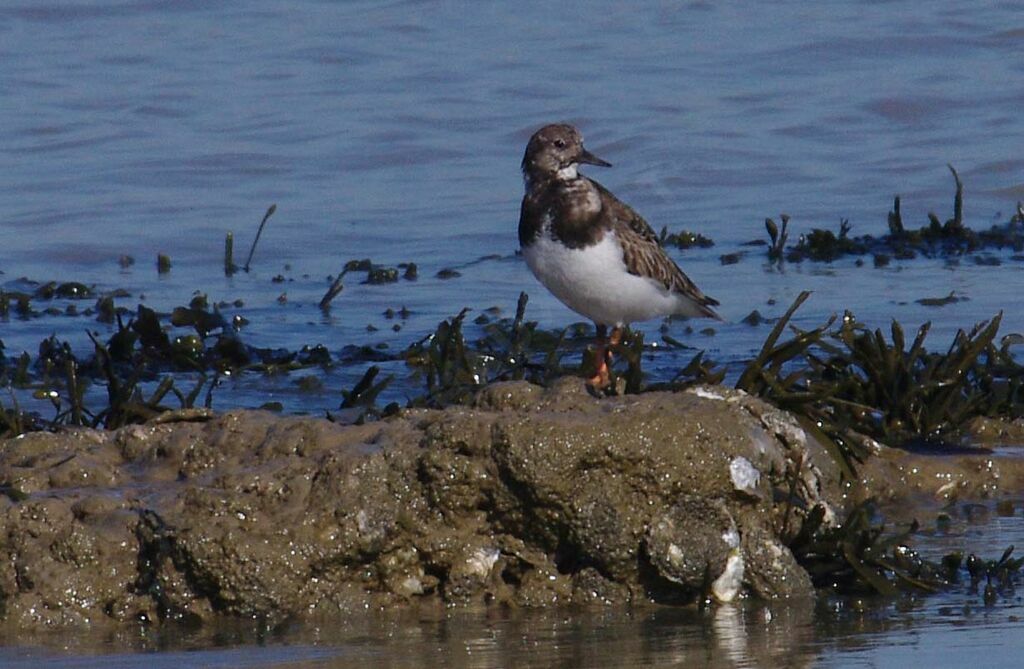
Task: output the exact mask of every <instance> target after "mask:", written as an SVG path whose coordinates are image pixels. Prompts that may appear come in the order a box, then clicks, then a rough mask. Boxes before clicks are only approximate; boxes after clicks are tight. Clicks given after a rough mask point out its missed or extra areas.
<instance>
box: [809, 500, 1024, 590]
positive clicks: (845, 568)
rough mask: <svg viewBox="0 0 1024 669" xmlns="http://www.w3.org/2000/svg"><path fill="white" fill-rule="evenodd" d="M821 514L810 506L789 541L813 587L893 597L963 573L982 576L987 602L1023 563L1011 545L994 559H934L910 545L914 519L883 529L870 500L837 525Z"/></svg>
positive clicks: (950, 581)
mask: <svg viewBox="0 0 1024 669" xmlns="http://www.w3.org/2000/svg"><path fill="white" fill-rule="evenodd" d="M824 518H825V513H824V509H823V508H822V507H821V506H816V507H814V508H813V509H812V510H811V511H810V513H809V514H808V515H807V518H806V519H805V521H804V523H803V525H802V527H801V529H800V531H799V533H798V534H797V535H796V536H795V537H793V539H792V540H791V541H790V542H789V546H790V549H791V550H792V551H793V554H794V556H795V557H796V559H797V561H798V562H799V563H800V565H801V566H803V567H804V569H806V570H807V572H808V573H809V574H810V576H811V581H812V583H814V585H815V587H818V588H828V589H831V590H833V591H835V592H838V593H844V594H852V593H868V594H871V593H873V594H879V595H883V596H889V597H893V596H896V595H899V594H900V593H905V592H926V593H927V592H937V591H939V590H943V589H947V588H949V587H950V586H952V585H954V584H955V583H957V582H958V581H959V580H960V578H961V577H962V576H965V575H966V576H968V577H969V579H970V582H971V587H972V588H975V589H976V588H977V587H978V585H979V584H980V583H981V582H982V580H984V581H985V589H984V595H983V597H984V601H985V602H986V604H991V603H992V602H993V601H994V599H995V596H996V593H997V592H998V591H1001V590H1004V589H1007V588H1012V584H1011V582H1010V579H1011V577H1012V576H1013V575H1014V574H1017V573H1019V571H1020V569H1021V566H1022V565H1024V558H1013V557H1011V556H1012V554H1013V551H1014V547H1013V546H1009V547H1007V548H1006V549H1005V550H1004V551H1003V553H1002V556H1001V557H1000V558H999V559H996V560H983V559H981V558H978V557H977V556H975V555H973V554H972V555H970V556H968V558H967V559H966V560H964V559H963V556H962V555H961V554H960V553H958V552H953V553H948V554H946V555H944V556H943V557H942V558H941V559H940V560H938V561H934V560H928V559H925V558H923V557H922V556H921V555H920V554H918V552H917V551H915V550H913V548H911V547H910V541H911V537H912V536H913V535H914V534H915V533H916V532H918V530H919V526H918V524H917V523H916V522H914V523H911V524H910V525H909V526H908V527H907V528H905V529H903V530H901V531H897V532H893V533H887V532H886V528H885V525H884V524H882V523H881V522H880V521H879V515H878V511H877V507H876V504H875V502H874V501H873V500H866V501H864V502H861V503H859V504H857V505H855V506H853V507H852V508H851V509H850V510H849V512H848V513H847V515H846V518H845V519H844V520H843V521H842V522H841V523H840V524H838V525H835V526H827V525H826V524H825V522H824ZM964 572H966V574H965V573H964Z"/></svg>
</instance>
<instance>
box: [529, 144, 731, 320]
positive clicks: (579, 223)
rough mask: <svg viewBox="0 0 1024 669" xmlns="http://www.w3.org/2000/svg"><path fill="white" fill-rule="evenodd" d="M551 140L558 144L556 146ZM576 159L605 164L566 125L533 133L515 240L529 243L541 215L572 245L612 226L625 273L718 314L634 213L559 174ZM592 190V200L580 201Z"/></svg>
mask: <svg viewBox="0 0 1024 669" xmlns="http://www.w3.org/2000/svg"><path fill="white" fill-rule="evenodd" d="M557 141H561V142H563V144H564V147H559V146H557V145H556V144H555V142H557ZM581 162H587V163H591V164H597V165H602V166H610V165H608V163H606V162H605V161H603V160H601V159H599V158H597V157H596V156H594V155H593V154H591V153H590V152H588V151H586V149H583V140H582V138H581V137H580V135H579V132H578V131H577V130H576V129H575V128H573V127H572V126H570V125H564V124H555V125H549V126H545V127H544V128H542V129H541V130H539V131H537V133H535V134H534V136H533V137H532V138H531V140H530V144H529V145H528V146H527V149H526V154H525V155H524V157H523V163H522V168H523V174H524V177H525V179H526V194H525V196H524V197H523V202H522V207H521V209H520V216H519V244H520V245H521V246H523V247H526V246H529V245H530V244H531V243H533V241H534V240H536V239H537V237H538V235H540V234H541V233H542V228H543V226H544V223H545V221H550V234H551V236H552V237H553V238H554V239H555V240H557V241H560V242H561V243H563V244H565V245H566V246H567V247H569V248H573V249H576V248H583V247H587V246H591V245H593V244H596V243H597V242H600V241H601V240H602V239H603V238H604V235H605V234H606V233H607V232H608V231H609V230H614V231H615V234H616V238H617V240H618V243H619V244H620V245H621V247H622V255H623V260H624V262H625V264H626V269H627V270H628V271H629V272H630V273H631V274H633V275H636V276H642V277H646V278H650V279H653V280H655V281H657V282H659V283H660V284H662V285H664V286H665V287H666V288H667V289H668V290H670V291H672V292H674V293H678V294H680V295H682V296H684V297H685V298H686V299H687V300H689V301H691V302H692V303H693V304H694V305H697V306H698V308H699V311H700V315H703V316H706V317H708V318H715V319H718V320H721V317H720V316H719V315H718V314H717V313H715V311H714V310H713V309H711V307H713V306H717V305H718V304H719V302H718V300H716V299H714V298H712V297H708V296H707V295H705V294H704V293H703V292H702V291H701V290H700V289H699V288H698V287H697V286H696V285H695V284H694V283H693V281H691V280H690V278H689V277H688V276H686V274H684V273H683V271H682V270H681V269H679V266H678V265H676V264H675V262H673V261H672V259H671V258H669V257H668V254H666V253H665V249H663V248H662V246H661V243H660V242H659V241H658V236H657V235H656V234H655V232H654V230H653V229H652V228H651V226H650V225H649V224H648V223H647V221H645V220H644V219H643V217H642V216H640V214H638V213H637V212H636V211H635V210H634V209H633V208H632V207H630V206H629V205H628V204H626V203H624V202H622V201H621V200H619V199H618V198H617V197H615V195H613V194H612V192H611V191H609V190H608V189H607V188H605V187H604V186H602V185H601V184H599V183H598V182H597V181H594V180H593V179H590V178H588V177H586V176H584V175H582V174H578V172H576V173H575V175H574V177H573V178H559V171H560V170H565V169H566V168H568V167H569V166H571V165H574V164H575V163H581ZM572 171H573V172H575V169H574V170H572ZM595 193H596V196H597V198H599V200H598V202H599V204H598V206H597V207H588V206H586V205H587V204H588V203H589V202H588V201H589V200H590V199H592V198H593V195H594V194H595ZM611 325H614V323H612V324H611Z"/></svg>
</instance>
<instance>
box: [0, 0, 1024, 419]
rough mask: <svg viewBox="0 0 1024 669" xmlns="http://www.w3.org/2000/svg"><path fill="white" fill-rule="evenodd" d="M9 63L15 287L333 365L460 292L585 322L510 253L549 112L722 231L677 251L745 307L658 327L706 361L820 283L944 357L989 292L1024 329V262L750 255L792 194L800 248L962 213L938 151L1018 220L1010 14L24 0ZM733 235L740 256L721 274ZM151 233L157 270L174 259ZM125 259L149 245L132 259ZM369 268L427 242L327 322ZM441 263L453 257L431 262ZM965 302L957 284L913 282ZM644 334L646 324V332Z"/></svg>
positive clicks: (788, 208)
mask: <svg viewBox="0 0 1024 669" xmlns="http://www.w3.org/2000/svg"><path fill="white" fill-rule="evenodd" d="M0 64H2V66H0V176H2V178H0V236H2V237H0V238H2V244H0V272H2V274H0V287H8V288H10V287H12V286H13V287H17V286H19V285H21V284H20V283H19V282H18V279H19V278H20V277H27V278H29V279H32V280H36V281H48V280H58V281H64V280H72V279H73V280H78V281H83V282H85V283H89V284H95V285H96V287H97V290H99V291H107V290H111V289H114V288H125V289H127V290H128V291H129V292H130V293H131V297H127V298H119V299H118V301H117V302H118V304H119V305H122V306H126V307H128V308H131V309H134V308H135V306H136V305H137V304H138V303H139V302H144V303H146V304H147V305H149V306H151V307H154V308H157V309H160V310H170V309H171V308H173V307H174V306H178V305H181V304H186V303H187V302H188V301H189V299H190V298H191V297H192V295H193V293H194V292H195V291H201V292H204V293H206V294H208V296H209V298H210V300H211V302H220V301H228V302H232V301H234V300H242V301H243V303H244V306H243V307H242V308H234V307H228V308H226V309H225V311H226V312H227V313H228V314H229V315H230V314H233V313H236V312H237V313H241V314H242V315H244V316H246V317H247V318H248V319H249V320H250V325H249V326H247V327H246V328H245V329H243V331H242V337H243V339H244V341H246V342H247V343H249V344H252V345H255V346H281V347H287V348H292V349H294V348H298V347H299V346H301V345H303V344H316V343H323V344H324V345H326V346H328V348H329V349H330V350H331V351H332V353H333V354H335V355H337V354H338V352H339V351H340V350H341V348H342V347H343V346H345V345H348V344H373V345H376V344H383V345H387V346H389V347H390V350H396V349H401V348H404V347H405V346H406V345H408V344H409V343H410V342H412V341H415V340H417V339H419V338H421V337H423V336H424V335H426V334H427V333H429V332H430V331H432V330H433V328H434V327H435V326H436V324H437V322H438V321H439V320H441V319H443V318H446V317H448V316H451V315H453V314H455V313H457V312H458V311H459V310H460V309H461V308H462V307H471V308H472V309H474V313H476V312H479V311H480V310H483V309H486V308H488V307H491V306H499V307H501V308H502V309H503V310H504V313H505V314H506V315H511V312H512V311H514V308H515V302H516V298H517V296H518V294H519V292H520V291H523V290H525V291H527V292H529V293H530V297H531V299H530V303H529V308H528V312H527V315H528V317H529V318H532V319H535V320H538V321H539V322H540V324H541V326H542V327H546V328H557V327H562V326H564V325H566V324H568V323H570V322H573V321H576V320H579V319H578V317H577V316H575V315H574V314H572V313H571V312H569V311H568V310H567V309H566V308H564V307H562V306H561V305H560V304H559V303H558V302H557V301H555V300H554V298H552V297H551V296H549V295H548V294H547V293H546V292H545V291H544V290H543V289H542V288H541V287H540V286H539V284H537V283H536V281H535V280H534V279H533V277H532V276H531V275H530V273H529V271H528V270H527V268H526V267H525V265H524V264H523V263H522V262H521V261H520V260H519V259H518V258H517V257H516V256H515V250H516V244H517V242H516V224H517V219H518V207H519V199H520V197H521V192H522V183H521V178H520V175H519V171H518V170H519V161H520V158H521V155H522V151H523V147H524V146H525V142H526V140H527V138H528V137H529V135H530V134H531V132H532V131H533V130H534V129H536V128H537V127H539V126H540V125H543V124H545V123H547V122H551V121H556V120H563V121H570V122H573V123H575V124H576V125H578V126H579V127H580V128H581V130H582V131H583V132H584V134H585V135H586V138H587V144H588V146H589V147H590V148H591V150H593V151H594V152H595V153H596V154H597V155H600V156H602V157H603V158H605V159H607V160H609V161H611V162H612V163H614V165H615V166H614V167H613V168H611V169H609V170H599V169H598V168H592V169H590V171H589V173H590V174H591V175H592V176H595V177H596V178H598V179H600V180H601V181H602V182H603V183H604V184H605V185H607V186H608V187H609V188H611V189H612V190H613V191H614V192H615V193H617V194H618V195H619V196H620V197H622V198H623V199H624V200H626V201H627V202H629V203H631V204H632V205H633V206H634V207H635V208H636V209H637V210H638V211H640V212H641V213H642V214H643V215H644V216H645V217H646V218H647V219H648V220H649V221H650V222H651V224H652V225H653V226H654V227H655V228H656V229H659V230H660V229H661V228H662V227H663V226H667V227H668V228H669V229H670V231H677V230H679V229H682V228H686V229H689V230H693V231H696V232H700V233H702V234H704V235H707V236H709V237H711V238H712V239H714V240H715V242H716V246H715V247H713V248H711V249H691V250H687V251H679V250H675V249H673V250H671V251H670V253H671V255H672V256H673V257H674V258H675V259H676V260H677V261H678V262H679V263H680V264H681V265H682V266H683V268H684V269H685V271H686V272H687V273H688V274H689V275H690V276H691V277H692V278H693V279H694V280H695V281H696V282H697V283H698V284H699V285H700V286H701V287H702V288H703V289H704V290H705V292H707V293H708V294H709V295H712V296H714V297H716V298H718V299H719V300H720V301H721V302H722V307H721V313H722V314H723V315H724V316H725V317H726V318H727V319H728V320H729V322H727V323H725V324H721V325H716V326H715V330H716V332H715V334H714V335H706V334H701V333H699V332H695V333H693V334H686V332H685V330H684V328H685V324H683V323H675V324H673V325H672V326H671V329H670V333H671V334H672V336H674V337H676V338H677V339H684V340H685V341H687V342H688V343H689V344H691V345H693V346H696V347H698V348H706V349H707V350H708V354H709V356H710V357H712V358H714V359H716V360H720V361H724V362H736V361H740V360H743V359H745V358H747V357H749V356H750V355H751V353H752V352H753V351H754V350H756V349H757V348H758V347H759V345H760V343H761V341H762V340H763V338H764V336H765V334H766V328H765V327H764V326H762V327H760V328H754V327H750V326H748V325H745V324H743V323H741V322H740V319H742V318H743V317H744V316H746V315H747V314H748V313H750V312H751V311H752V310H754V309H758V310H760V311H761V312H762V313H763V314H765V315H769V316H771V315H778V314H779V313H781V312H782V311H783V310H784V308H785V307H786V306H787V305H788V304H789V303H790V302H791V301H792V299H793V298H794V297H795V296H796V295H797V294H798V293H799V292H800V291H801V290H804V289H811V290H814V291H815V295H814V297H813V298H812V299H811V301H809V302H808V303H807V304H806V305H805V307H804V308H803V309H802V311H801V313H800V315H799V317H798V319H797V322H798V323H799V324H801V325H817V324H819V323H821V322H822V321H823V320H824V319H825V318H826V317H827V316H828V315H829V314H831V313H833V312H836V311H842V310H843V309H846V308H849V309H851V310H852V311H853V312H854V313H855V314H856V315H857V316H858V317H859V318H860V319H861V320H862V321H865V322H867V323H868V324H871V325H877V326H882V327H884V326H887V324H888V321H889V319H891V318H893V317H898V318H899V319H900V320H901V321H903V322H904V323H905V324H906V325H907V326H908V330H909V329H910V328H912V327H913V326H914V325H916V324H917V323H920V322H922V321H924V320H929V319H930V320H934V321H935V325H934V327H933V330H932V335H931V340H930V341H931V342H932V345H933V346H934V347H935V348H938V349H942V348H945V346H946V345H947V343H948V341H949V339H950V337H951V336H952V334H953V333H954V332H955V330H956V329H957V328H959V327H965V326H970V325H971V324H973V323H974V322H976V321H979V320H981V319H984V318H988V317H991V316H992V315H993V314H995V313H996V312H998V311H1000V310H1004V311H1005V314H1004V325H1003V329H1002V332H1004V333H1008V332H1017V331H1022V330H1024V310H1022V309H1020V308H1019V304H1020V301H1019V297H1018V296H1019V289H1018V285H1019V284H1020V281H1021V278H1022V277H1021V272H1022V265H1021V263H1020V262H1018V261H1016V260H1013V259H1011V257H1010V256H1011V254H1010V253H1009V252H1003V253H995V254H994V255H995V256H996V257H998V258H999V259H1001V260H1002V261H1003V263H1002V264H1001V265H1000V266H995V267H993V266H979V265H976V264H975V263H974V262H972V260H971V259H970V258H965V259H963V261H962V262H960V263H957V264H951V263H947V262H944V261H942V260H926V259H917V260H913V261H904V262H899V261H894V262H893V263H892V264H891V265H890V266H888V267H886V268H882V269H875V268H873V267H871V262H870V259H869V260H868V262H867V265H866V266H865V267H857V266H856V265H855V264H854V262H853V260H844V261H840V262H836V263H832V264H811V263H804V264H800V265H794V264H788V265H786V266H785V267H784V268H782V269H779V268H773V267H770V266H768V265H767V264H766V263H765V259H764V251H763V249H762V248H758V247H746V246H741V245H742V243H743V242H746V241H749V240H752V239H764V238H765V233H764V228H763V220H764V218H765V217H766V216H773V217H776V218H777V217H778V214H779V213H781V212H786V213H788V214H790V215H791V216H792V226H793V232H791V237H794V238H795V237H796V236H797V235H798V234H799V233H801V232H807V231H809V230H810V229H811V228H813V227H825V228H829V229H832V230H837V229H838V224H839V220H840V219H841V218H848V219H849V220H850V222H851V223H852V225H853V233H854V234H865V233H872V234H882V233H884V232H885V231H886V222H885V221H886V212H887V211H888V209H889V207H890V206H891V203H892V197H893V196H894V195H895V194H900V195H902V198H903V218H904V221H905V222H906V224H907V226H908V227H917V226H919V225H922V224H924V223H925V222H926V214H927V212H928V211H935V212H936V213H938V215H939V216H940V218H941V219H943V220H945V219H946V218H948V217H950V216H951V214H952V197H953V181H952V178H951V177H950V174H949V172H948V170H947V168H946V164H947V163H952V164H953V165H954V166H955V167H956V168H957V169H958V170H959V172H960V174H961V176H962V178H963V181H964V184H965V198H966V204H965V219H966V223H967V224H968V225H970V226H972V227H975V228H985V227H988V226H989V225H991V224H993V223H1002V222H1005V221H1007V220H1008V219H1009V217H1010V216H1011V215H1012V213H1013V212H1014V210H1015V207H1016V203H1017V201H1018V200H1020V199H1024V156H1022V155H1021V151H1020V148H1021V146H1022V139H1024V114H1021V113H1020V110H1021V109H1022V104H1024V76H1022V75H1024V15H1022V14H1021V13H1020V12H1019V8H1018V6H1017V5H1016V4H1015V3H1009V2H998V1H996V0H988V1H979V2H972V3H963V2H953V1H951V0H939V1H936V2H930V3H918V2H913V1H911V0H894V1H891V2H860V3H848V2H838V1H824V2H816V3H806V2H774V3H728V2H719V3H712V2H661V3H657V4H652V5H650V6H648V7H646V8H644V9H638V8H635V7H628V6H623V7H620V6H619V5H618V4H616V3H610V2H593V3H558V4H548V3H539V2H518V3H500V4H499V3H494V4H488V5H485V6H475V5H474V6H470V5H466V4H464V3H437V2H323V1H315V0H288V1H287V2H270V1H267V2H255V3H254V2H231V1H222V2H202V1H190V0H166V1H160V0H145V1H143V0H130V1H113V0H111V1H107V2H102V1H98V0H66V1H64V2H53V1H49V0H6V1H5V2H3V3H0ZM272 203H276V204H277V213H276V214H275V216H274V217H273V218H271V219H270V221H269V223H268V226H267V229H266V231H265V232H264V235H263V239H262V240H261V242H260V246H259V247H258V249H257V251H256V255H255V257H254V259H253V264H252V271H251V272H249V273H238V274H235V275H234V276H231V277H225V275H224V272H223V268H222V254H223V240H224V236H225V234H226V233H227V232H228V231H233V232H234V233H235V237H236V260H239V261H241V260H244V257H245V254H246V252H247V251H248V245H249V243H250V242H251V240H252V237H253V235H254V234H255V229H256V226H257V223H258V222H259V220H260V218H261V217H262V215H263V212H264V211H265V210H266V208H267V207H268V206H269V205H270V204H272ZM736 251H746V252H747V254H748V255H747V256H746V257H745V258H744V259H743V260H742V261H741V262H740V263H739V264H736V265H723V264H722V263H720V261H719V256H720V255H722V254H724V253H732V252H736ZM158 253H164V254H167V255H169V256H170V257H171V259H172V262H173V267H172V270H171V271H170V273H168V274H164V275H158V274H157V271H156V256H157V254H158ZM122 255H129V256H132V257H133V258H134V259H135V264H134V265H131V266H129V267H125V268H122V267H121V266H120V265H119V264H118V258H119V257H120V256H122ZM494 255H497V256H498V258H497V259H488V260H484V261H481V262H475V261H476V260H477V259H479V258H482V257H486V256H494ZM364 257H369V258H372V259H373V260H374V261H375V262H379V263H382V264H389V265H394V264H397V263H400V262H408V261H412V262H415V263H417V264H418V265H419V269H420V278H419V280H418V281H416V282H407V281H400V282H398V283H395V284H390V285H384V286H370V285H363V284H360V283H359V278H360V277H359V276H358V275H350V276H349V277H347V280H346V287H345V290H344V291H343V292H342V294H341V295H340V296H339V297H338V298H337V299H336V300H335V302H334V304H333V307H332V309H331V310H330V312H329V313H328V314H324V313H323V312H321V311H320V310H319V309H318V308H317V302H318V301H319V300H320V297H321V296H322V295H323V293H324V291H325V290H326V288H327V286H328V285H329V281H328V276H329V275H335V274H337V272H338V271H339V270H340V269H341V267H342V265H343V264H344V262H345V261H347V260H349V259H353V258H364ZM449 267H453V268H456V269H459V270H460V271H461V272H462V276H461V277H460V278H456V279H451V280H447V281H445V280H441V279H438V278H435V274H436V273H437V272H438V271H439V270H441V269H442V268H449ZM278 276H280V277H281V278H283V282H274V281H273V279H274V278H275V277H278ZM950 291H955V292H956V293H957V294H958V295H962V296H965V297H968V298H969V300H968V301H963V302H958V303H956V304H954V305H951V306H947V307H944V308H941V309H934V308H927V307H923V306H920V305H918V304H916V303H915V302H914V300H916V299H918V298H922V297H938V296H943V295H946V294H948V293H949V292H950ZM282 298H283V299H282ZM57 304H58V306H60V308H63V307H64V306H65V305H66V303H64V302H58V303H57ZM37 306H39V307H40V308H41V306H45V305H37ZM81 306H88V305H87V304H85V305H81ZM401 306H407V307H408V308H409V309H410V310H411V312H412V315H411V316H410V317H409V318H408V319H407V320H404V321H400V324H401V329H400V331H398V332H395V331H393V330H392V326H393V325H394V324H395V323H396V321H394V320H389V319H387V318H386V317H385V316H384V315H383V312H384V311H385V310H386V309H388V308H394V309H397V308H399V307H401ZM368 325H373V326H375V327H377V328H379V330H378V331H376V332H367V326H368ZM658 325H659V324H658V323H652V324H647V325H646V326H645V327H646V329H647V332H648V340H649V341H651V340H657V339H658V337H659V335H658V329H657V328H658ZM695 326H696V329H697V330H700V329H701V328H703V327H704V326H705V324H703V323H697V324H695ZM85 330H93V331H96V332H98V333H99V334H100V336H101V337H106V336H109V334H110V333H111V332H112V331H111V330H110V328H109V326H106V325H102V324H99V323H96V322H95V321H94V320H92V319H88V318H85V317H81V316H79V317H69V316H48V317H42V318H37V319H31V320H27V321H26V320H19V319H17V318H15V317H14V316H11V317H10V318H9V319H7V320H2V321H0V340H2V341H3V342H4V344H5V346H6V350H5V354H6V355H7V356H15V355H17V354H18V353H19V352H20V351H21V350H29V351H30V352H33V353H34V352H35V347H36V346H37V344H38V342H39V340H40V339H41V338H43V337H46V336H48V335H49V334H51V333H56V334H57V335H58V336H60V337H62V338H66V339H68V340H70V341H71V342H72V343H73V345H74V346H75V347H76V349H77V350H81V351H83V352H85V353H88V352H89V351H90V350H91V344H90V343H89V341H88V339H87V338H86V337H85V334H84V331H85ZM175 333H177V334H185V333H187V331H186V330H177V331H175ZM692 353H693V352H692V351H684V352H682V353H672V352H671V351H669V352H662V353H658V354H657V355H656V356H655V357H654V360H653V361H651V362H650V363H648V365H647V367H646V369H647V370H648V371H650V372H652V373H654V374H656V375H657V374H661V375H671V373H672V372H673V371H674V370H675V369H677V368H678V367H679V365H680V364H682V363H685V362H686V361H687V360H689V357H690V356H691V355H692ZM386 367H387V369H388V371H390V372H392V373H394V374H396V375H399V376H400V377H401V376H404V375H405V374H407V373H408V372H407V370H406V369H405V367H404V364H402V363H392V364H390V365H387V366H386ZM363 368H364V366H359V365H357V366H353V367H344V368H341V369H335V370H331V371H330V372H327V373H326V374H324V382H325V386H324V390H323V391H321V392H318V393H313V394H310V393H302V392H300V391H298V390H297V389H296V388H295V387H294V384H293V380H294V379H293V376H294V375H293V376H291V377H288V376H286V377H283V378H275V379H267V378H265V377H263V376H260V375H243V376H242V378H239V379H235V380H232V381H228V382H227V383H225V385H224V386H223V387H221V388H220V389H218V390H217V392H216V393H215V394H214V407H215V408H227V407H230V406H236V405H241V406H258V405H260V404H262V403H263V402H265V401H270V400H277V401H281V402H282V403H283V404H284V405H285V407H286V409H288V410H293V411H311V412H319V411H322V410H325V409H328V410H329V409H333V408H335V407H336V406H337V404H338V402H339V401H340V394H339V391H340V389H342V388H347V387H349V386H351V384H352V382H353V380H355V379H357V378H358V377H359V376H360V375H361V374H362V372H363ZM397 388H398V390H396V391H394V392H396V393H397V394H398V395H399V397H400V396H401V394H402V392H410V391H408V390H407V389H406V390H404V391H403V390H402V387H401V384H398V386H397Z"/></svg>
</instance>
